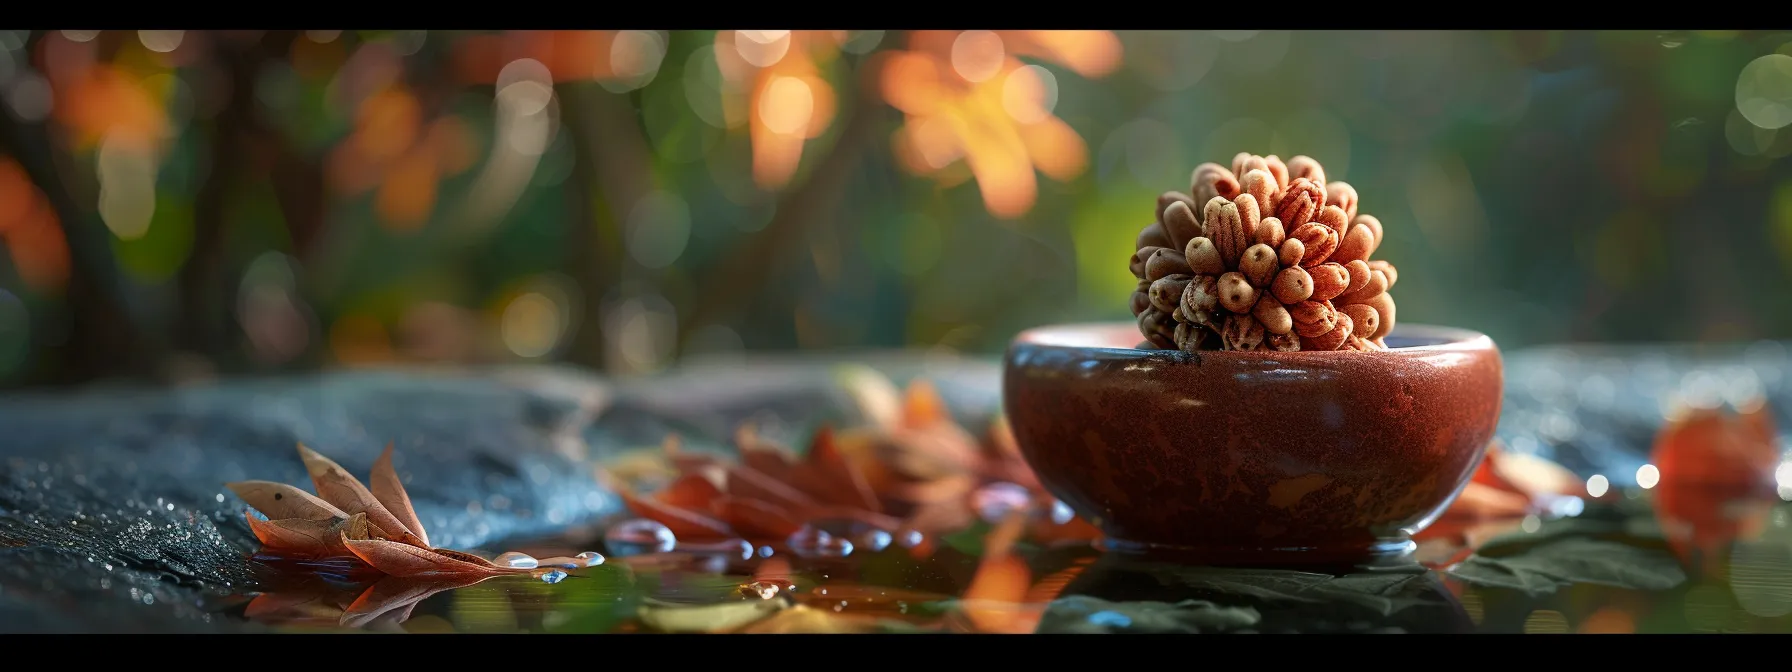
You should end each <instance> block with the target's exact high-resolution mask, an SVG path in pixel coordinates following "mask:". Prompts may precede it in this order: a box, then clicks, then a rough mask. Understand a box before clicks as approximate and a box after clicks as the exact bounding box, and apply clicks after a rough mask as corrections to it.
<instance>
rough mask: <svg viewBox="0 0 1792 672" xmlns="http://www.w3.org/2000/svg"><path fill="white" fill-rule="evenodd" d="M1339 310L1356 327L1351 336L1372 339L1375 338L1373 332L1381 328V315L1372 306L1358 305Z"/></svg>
mask: <svg viewBox="0 0 1792 672" xmlns="http://www.w3.org/2000/svg"><path fill="white" fill-rule="evenodd" d="M1340 310H1342V311H1344V314H1345V315H1349V316H1350V321H1351V323H1352V324H1354V325H1356V330H1355V331H1353V332H1351V334H1350V335H1351V336H1355V337H1357V338H1372V337H1374V336H1375V330H1377V329H1380V328H1381V313H1380V312H1379V311H1377V310H1375V308H1374V307H1373V306H1366V305H1363V304H1360V303H1358V304H1355V305H1349V306H1345V307H1343V308H1341V309H1340Z"/></svg>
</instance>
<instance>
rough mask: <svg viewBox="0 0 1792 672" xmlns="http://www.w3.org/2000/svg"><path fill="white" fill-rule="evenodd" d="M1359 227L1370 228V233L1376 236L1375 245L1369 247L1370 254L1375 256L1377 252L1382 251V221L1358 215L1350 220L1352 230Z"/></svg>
mask: <svg viewBox="0 0 1792 672" xmlns="http://www.w3.org/2000/svg"><path fill="white" fill-rule="evenodd" d="M1359 226H1366V227H1369V232H1370V233H1373V234H1375V244H1374V245H1370V246H1369V253H1370V254H1374V253H1375V251H1376V250H1379V249H1381V220H1379V219H1376V218H1375V217H1373V216H1371V215H1357V216H1355V217H1352V218H1350V228H1353V229H1354V228H1356V227H1359Z"/></svg>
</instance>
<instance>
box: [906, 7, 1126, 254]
mask: <svg viewBox="0 0 1792 672" xmlns="http://www.w3.org/2000/svg"><path fill="white" fill-rule="evenodd" d="M961 37H963V39H962V40H961ZM996 38H999V40H1000V44H999V45H997V44H996V42H995V39H996ZM998 46H999V47H1000V48H999V49H998V48H997V47H998ZM1120 55H1121V48H1120V41H1119V38H1118V37H1116V36H1115V35H1114V34H1113V33H1111V32H1108V31H1098V30H1096V31H1043V30H1022V31H995V32H993V33H984V32H981V31H979V32H976V33H975V34H971V33H969V32H966V33H961V32H959V31H917V32H915V33H913V34H911V35H910V37H909V43H908V49H907V50H906V51H901V52H896V53H893V54H890V55H889V56H888V57H887V58H886V59H885V60H884V61H883V63H882V67H881V69H880V71H879V72H878V73H877V76H878V89H879V91H880V92H881V93H882V94H883V97H884V100H885V101H886V102H888V103H889V104H890V105H891V106H893V107H895V108H896V109H898V110H901V111H902V112H903V114H904V115H905V116H906V122H905V123H904V124H903V127H902V128H901V129H899V130H898V131H897V132H896V136H895V138H894V143H895V149H896V155H897V159H898V161H900V162H901V164H902V165H903V167H905V168H906V169H908V170H909V171H911V172H913V173H916V174H919V175H928V176H933V177H935V179H938V180H940V181H941V183H942V184H944V183H947V182H950V181H955V180H957V179H962V175H961V174H958V173H955V172H954V171H952V170H951V168H952V167H953V166H955V165H956V164H958V163H959V162H963V163H964V164H965V165H966V166H968V167H969V169H970V174H971V177H973V178H975V179H976V181H977V187H978V189H979V190H980V191H981V193H982V195H983V204H984V207H985V208H986V209H987V210H989V212H990V214H993V215H995V216H997V217H1001V218H1004V219H1012V218H1015V217H1019V216H1021V215H1024V214H1026V213H1027V211H1029V210H1031V209H1032V207H1033V203H1034V201H1035V200H1037V198H1038V189H1039V188H1038V183H1037V179H1036V178H1035V176H1034V171H1038V172H1040V173H1044V174H1045V175H1046V176H1047V177H1050V178H1052V179H1054V180H1058V181H1061V182H1062V181H1068V180H1071V179H1074V178H1075V177H1076V176H1078V175H1080V174H1082V172H1083V171H1084V170H1086V169H1087V167H1088V146H1087V145H1086V144H1085V143H1084V142H1083V139H1082V137H1081V136H1079V135H1077V134H1076V131H1074V130H1072V129H1071V128H1070V126H1069V125H1068V124H1065V123H1064V121H1063V120H1061V119H1059V118H1057V117H1055V116H1053V115H1052V114H1051V113H1050V111H1049V108H1048V107H1047V102H1048V101H1047V100H1045V96H1046V93H1047V91H1048V88H1047V87H1046V86H1045V84H1044V82H1041V81H1039V77H1038V75H1037V74H1036V71H1035V70H1034V69H1029V68H1025V67H1024V66H1025V63H1022V62H1021V61H1020V59H1019V58H1018V57H1019V56H1027V57H1031V58H1037V59H1040V60H1045V61H1050V62H1053V63H1057V64H1059V65H1062V66H1064V67H1066V68H1069V69H1070V70H1072V71H1074V72H1076V73H1077V74H1079V75H1082V76H1085V77H1101V76H1105V75H1107V74H1108V73H1110V72H1113V70H1114V69H1115V68H1116V67H1117V66H1118V65H1119V63H1120ZM973 80H974V81H973ZM1011 80H1013V81H1011ZM1017 113H1018V114H1019V115H1020V116H1021V118H1016V117H1017Z"/></svg>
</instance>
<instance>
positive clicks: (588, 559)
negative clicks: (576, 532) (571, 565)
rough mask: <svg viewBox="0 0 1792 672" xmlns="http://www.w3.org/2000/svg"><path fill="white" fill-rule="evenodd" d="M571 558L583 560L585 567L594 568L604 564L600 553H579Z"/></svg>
mask: <svg viewBox="0 0 1792 672" xmlns="http://www.w3.org/2000/svg"><path fill="white" fill-rule="evenodd" d="M572 557H575V558H578V559H580V560H584V561H585V566H586V567H596V566H598V565H601V564H604V555H603V554H602V553H598V552H597V551H585V552H584V553H580V554H578V555H575V556H572Z"/></svg>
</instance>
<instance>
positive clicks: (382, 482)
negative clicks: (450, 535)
mask: <svg viewBox="0 0 1792 672" xmlns="http://www.w3.org/2000/svg"><path fill="white" fill-rule="evenodd" d="M367 480H368V484H369V485H371V486H372V488H371V490H372V492H373V498H374V500H375V501H378V502H379V503H380V504H382V505H384V506H385V507H386V510H387V511H389V512H391V513H392V517H393V518H395V519H397V521H398V523H399V524H401V525H403V526H404V528H405V529H406V530H408V531H409V532H410V533H411V534H413V535H416V537H417V540H418V541H420V542H422V543H423V545H424V546H428V545H429V533H427V532H425V531H424V530H423V521H421V520H418V519H417V512H416V510H414V509H412V508H411V496H410V495H409V494H406V493H405V491H404V483H401V482H399V480H398V471H397V470H396V469H393V468H392V444H391V443H387V444H386V451H385V452H383V453H380V459H377V460H374V461H373V472H372V473H371V474H370V475H369V477H368V479H367Z"/></svg>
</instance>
